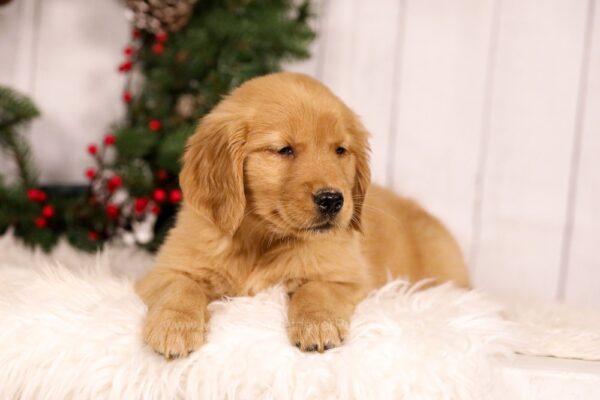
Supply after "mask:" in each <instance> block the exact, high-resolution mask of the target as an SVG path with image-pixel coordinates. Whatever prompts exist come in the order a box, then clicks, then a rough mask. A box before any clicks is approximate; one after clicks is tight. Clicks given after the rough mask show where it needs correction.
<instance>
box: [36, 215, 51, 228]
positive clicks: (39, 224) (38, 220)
mask: <svg viewBox="0 0 600 400" xmlns="http://www.w3.org/2000/svg"><path fill="white" fill-rule="evenodd" d="M34 223H35V226H37V227H38V229H44V228H45V227H46V226H47V225H48V221H46V218H44V217H37V218H36V219H35V221H34Z"/></svg>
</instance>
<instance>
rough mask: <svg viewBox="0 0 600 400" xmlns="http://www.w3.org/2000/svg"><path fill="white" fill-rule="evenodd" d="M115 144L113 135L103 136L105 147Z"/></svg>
mask: <svg viewBox="0 0 600 400" xmlns="http://www.w3.org/2000/svg"><path fill="white" fill-rule="evenodd" d="M115 142H116V138H115V135H113V134H112V133H109V134H107V135H106V136H104V144H105V145H107V146H112V145H113V144H115Z"/></svg>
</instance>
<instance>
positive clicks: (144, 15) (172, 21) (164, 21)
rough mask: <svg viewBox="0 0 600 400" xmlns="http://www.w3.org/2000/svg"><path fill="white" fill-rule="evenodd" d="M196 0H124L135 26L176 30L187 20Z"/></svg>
mask: <svg viewBox="0 0 600 400" xmlns="http://www.w3.org/2000/svg"><path fill="white" fill-rule="evenodd" d="M196 1H197V0H126V4H127V7H128V8H129V9H130V10H131V12H132V15H131V18H132V20H133V24H134V25H135V27H136V28H139V29H143V30H146V31H149V32H153V33H156V32H159V31H166V32H176V31H178V30H179V29H181V28H183V27H184V26H185V25H186V24H187V22H188V21H189V19H190V17H191V16H192V13H193V11H194V4H195V3H196Z"/></svg>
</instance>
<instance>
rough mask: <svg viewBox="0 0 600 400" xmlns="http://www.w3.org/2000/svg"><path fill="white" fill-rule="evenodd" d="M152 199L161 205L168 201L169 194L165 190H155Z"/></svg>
mask: <svg viewBox="0 0 600 400" xmlns="http://www.w3.org/2000/svg"><path fill="white" fill-rule="evenodd" d="M152 198H153V199H154V200H156V201H158V202H159V203H162V202H163V201H165V200H166V199H167V192H165V190H164V189H154V192H153V193H152Z"/></svg>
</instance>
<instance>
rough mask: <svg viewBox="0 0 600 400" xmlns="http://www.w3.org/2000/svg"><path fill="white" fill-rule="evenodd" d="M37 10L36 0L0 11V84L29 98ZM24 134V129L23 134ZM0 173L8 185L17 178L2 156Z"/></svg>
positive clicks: (24, 1)
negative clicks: (0, 57)
mask: <svg viewBox="0 0 600 400" xmlns="http://www.w3.org/2000/svg"><path fill="white" fill-rule="evenodd" d="M39 9H40V3H39V2H38V1H37V0H22V1H13V2H12V3H10V4H8V5H6V6H4V7H1V8H0V55H2V62H0V84H2V85H7V86H9V87H11V88H13V89H16V90H18V91H20V92H22V93H25V94H28V95H32V92H33V84H34V78H35V77H34V74H33V73H34V70H35V68H34V65H35V53H36V50H37V42H38V36H39V31H38V29H36V21H37V20H38V18H39ZM27 133H28V129H25V130H24V131H23V134H24V135H27ZM0 171H1V172H0V173H1V174H2V176H3V177H5V178H6V179H7V180H8V181H9V182H10V181H12V179H13V178H14V177H15V176H16V166H15V165H14V162H13V161H12V160H10V159H8V158H5V157H4V155H3V154H1V153H0Z"/></svg>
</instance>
